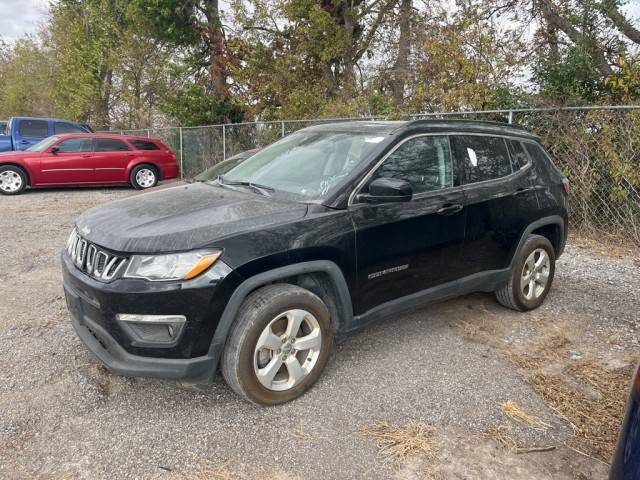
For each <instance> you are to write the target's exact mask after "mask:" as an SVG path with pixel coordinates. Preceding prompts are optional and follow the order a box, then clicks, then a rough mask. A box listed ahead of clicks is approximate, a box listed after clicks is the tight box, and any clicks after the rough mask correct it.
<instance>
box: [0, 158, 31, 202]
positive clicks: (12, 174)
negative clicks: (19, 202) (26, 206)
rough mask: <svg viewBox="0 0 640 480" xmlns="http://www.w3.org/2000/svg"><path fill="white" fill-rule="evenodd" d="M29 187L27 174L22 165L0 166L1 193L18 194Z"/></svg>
mask: <svg viewBox="0 0 640 480" xmlns="http://www.w3.org/2000/svg"><path fill="white" fill-rule="evenodd" d="M25 188H27V174H26V173H25V172H24V170H23V169H21V168H20V167H16V166H14V165H5V166H2V167H0V193H2V194H4V195H17V194H19V193H22V191H23V190H24V189H25Z"/></svg>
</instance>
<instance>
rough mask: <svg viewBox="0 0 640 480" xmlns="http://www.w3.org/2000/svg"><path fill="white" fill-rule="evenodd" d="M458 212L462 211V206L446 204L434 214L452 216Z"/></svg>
mask: <svg viewBox="0 0 640 480" xmlns="http://www.w3.org/2000/svg"><path fill="white" fill-rule="evenodd" d="M460 210H462V205H460V204H459V203H455V204H453V205H451V204H446V205H444V206H443V207H442V208H440V209H438V210H436V213H437V214H438V215H453V214H454V213H458V212H459V211H460Z"/></svg>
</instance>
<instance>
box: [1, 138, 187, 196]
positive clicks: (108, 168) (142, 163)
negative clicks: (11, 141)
mask: <svg viewBox="0 0 640 480" xmlns="http://www.w3.org/2000/svg"><path fill="white" fill-rule="evenodd" d="M179 172H180V170H179V168H178V164H177V163H176V157H175V155H174V154H173V152H172V151H171V150H169V148H168V147H167V146H166V145H165V144H163V143H162V142H161V141H160V140H157V139H155V138H146V137H130V136H121V135H97V134H70V135H54V136H52V137H48V138H45V139H44V140H42V141H41V142H39V143H37V144H35V145H33V146H32V147H30V148H29V149H28V150H25V151H23V152H6V153H0V193H3V194H6V195H15V194H18V193H21V192H22V191H23V190H24V189H25V188H26V187H27V186H30V187H54V186H55V187H59V186H64V185H118V184H131V185H132V186H133V187H134V188H137V189H143V188H150V187H153V186H155V185H156V184H157V183H158V181H159V180H166V179H170V178H176V177H177V176H178V174H179Z"/></svg>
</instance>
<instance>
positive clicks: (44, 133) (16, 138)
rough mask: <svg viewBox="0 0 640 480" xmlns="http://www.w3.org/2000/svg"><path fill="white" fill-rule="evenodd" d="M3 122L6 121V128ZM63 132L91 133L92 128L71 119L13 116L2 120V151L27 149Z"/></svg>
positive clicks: (0, 135) (0, 144)
mask: <svg viewBox="0 0 640 480" xmlns="http://www.w3.org/2000/svg"><path fill="white" fill-rule="evenodd" d="M3 123H6V125H5V127H4V128H3V126H2V124H3ZM63 133H91V129H90V128H89V127H88V126H86V125H80V124H78V123H74V122H71V121H69V120H59V119H55V118H35V117H13V118H12V119H10V120H9V121H8V122H0V152H10V151H14V150H26V149H27V148H29V147H30V146H31V145H35V144H36V143H38V142H39V141H40V140H42V139H44V138H47V137H50V136H51V135H60V134H63Z"/></svg>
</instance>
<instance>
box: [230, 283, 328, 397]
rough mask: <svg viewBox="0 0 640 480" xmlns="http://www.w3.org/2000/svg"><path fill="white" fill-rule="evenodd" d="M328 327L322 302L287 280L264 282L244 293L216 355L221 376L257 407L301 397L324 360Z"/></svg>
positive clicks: (325, 308) (326, 357) (318, 372)
mask: <svg viewBox="0 0 640 480" xmlns="http://www.w3.org/2000/svg"><path fill="white" fill-rule="evenodd" d="M332 343H333V330H332V328H331V322H330V317H329V311H328V310H327V307H326V306H325V304H324V302H323V301H322V300H321V299H320V298H319V297H318V296H316V295H315V294H313V293H311V292H310V291H308V290H305V289H303V288H300V287H297V286H295V285H289V284H276V285H268V286H266V287H263V288H260V289H259V290H256V291H255V292H253V293H252V294H251V295H249V296H248V297H247V299H246V300H245V301H244V303H243V304H242V306H241V307H240V311H239V312H238V317H237V319H236V322H235V323H234V325H233V327H232V329H231V332H230V334H229V337H228V339H227V344H226V347H225V350H224V353H223V357H222V375H223V376H224V378H225V380H226V381H227V383H228V384H229V386H231V388H232V389H233V390H234V391H235V392H236V393H238V394H240V395H241V396H242V397H244V398H245V399H247V400H249V401H250V402H253V403H256V404H258V405H276V404H279V403H284V402H288V401H290V400H293V399H294V398H296V397H299V396H300V395H302V394H303V393H304V392H305V391H307V390H308V389H309V388H311V386H312V385H313V384H314V383H315V382H316V380H317V379H318V377H319V376H320V374H321V373H322V370H323V369H324V367H325V365H326V363H327V360H328V358H329V352H330V350H331V345H332Z"/></svg>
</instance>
